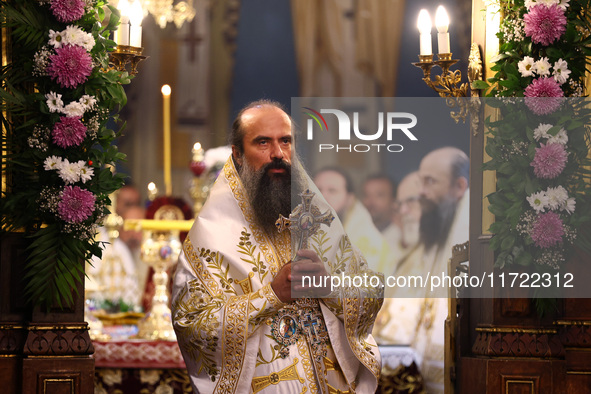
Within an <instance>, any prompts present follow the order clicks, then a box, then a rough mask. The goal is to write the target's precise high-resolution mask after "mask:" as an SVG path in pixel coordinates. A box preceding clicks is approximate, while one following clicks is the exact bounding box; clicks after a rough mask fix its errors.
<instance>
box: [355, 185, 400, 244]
mask: <svg viewBox="0 0 591 394" xmlns="http://www.w3.org/2000/svg"><path fill="white" fill-rule="evenodd" d="M362 202H363V205H364V206H365V208H367V210H368V211H369V213H370V215H371V219H372V220H373V224H375V226H376V228H377V229H378V230H380V232H381V233H382V236H383V237H384V239H385V240H386V242H387V243H388V246H389V247H390V249H392V252H393V253H394V252H395V248H396V245H398V243H399V242H400V236H401V234H400V230H401V228H400V217H399V215H398V209H397V205H396V183H395V182H394V181H393V180H392V178H390V177H389V176H388V175H386V174H374V175H371V176H370V177H368V178H367V179H366V180H365V182H364V183H363V198H362Z"/></svg>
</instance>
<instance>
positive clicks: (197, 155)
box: [192, 142, 205, 161]
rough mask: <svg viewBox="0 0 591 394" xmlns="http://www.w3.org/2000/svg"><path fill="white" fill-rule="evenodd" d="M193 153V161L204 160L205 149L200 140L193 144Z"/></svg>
mask: <svg viewBox="0 0 591 394" xmlns="http://www.w3.org/2000/svg"><path fill="white" fill-rule="evenodd" d="M192 153H193V161H202V160H203V158H204V156H205V151H204V150H203V148H202V147H201V143H200V142H195V144H194V145H193V150H192Z"/></svg>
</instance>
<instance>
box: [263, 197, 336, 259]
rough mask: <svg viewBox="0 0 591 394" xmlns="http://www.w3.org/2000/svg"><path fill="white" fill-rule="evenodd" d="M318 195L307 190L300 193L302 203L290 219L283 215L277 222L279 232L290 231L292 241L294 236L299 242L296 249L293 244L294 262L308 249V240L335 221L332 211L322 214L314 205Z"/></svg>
mask: <svg viewBox="0 0 591 394" xmlns="http://www.w3.org/2000/svg"><path fill="white" fill-rule="evenodd" d="M315 195H316V194H315V193H313V192H311V191H310V190H309V189H306V191H305V192H303V193H300V197H301V198H302V203H301V204H299V205H298V206H297V207H295V209H294V210H293V211H292V212H291V214H290V215H289V218H286V217H285V216H283V215H281V216H280V217H279V219H277V221H276V222H275V225H276V226H277V229H278V230H279V232H281V231H283V230H285V229H289V230H290V231H291V235H292V240H293V239H294V236H295V237H296V239H297V240H298V241H297V242H296V247H295V248H294V247H293V242H292V249H291V250H292V256H291V257H292V260H293V261H295V260H296V253H297V251H298V250H300V249H307V248H308V239H309V238H310V237H311V236H312V235H313V234H314V233H315V232H316V231H318V229H319V228H320V225H321V224H326V225H327V226H330V223H332V221H333V220H334V216H333V214H332V212H331V211H326V212H324V213H321V212H320V209H319V208H318V207H317V206H316V205H313V204H312V199H313V198H314V196H315Z"/></svg>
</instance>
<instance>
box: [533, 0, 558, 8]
mask: <svg viewBox="0 0 591 394" xmlns="http://www.w3.org/2000/svg"><path fill="white" fill-rule="evenodd" d="M537 3H538V4H543V5H545V6H546V7H552V6H553V5H554V4H560V0H537Z"/></svg>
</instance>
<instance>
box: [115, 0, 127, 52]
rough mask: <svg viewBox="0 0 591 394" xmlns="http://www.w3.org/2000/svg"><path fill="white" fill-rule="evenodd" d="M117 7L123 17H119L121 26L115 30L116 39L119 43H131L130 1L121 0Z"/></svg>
mask: <svg viewBox="0 0 591 394" xmlns="http://www.w3.org/2000/svg"><path fill="white" fill-rule="evenodd" d="M117 8H118V9H119V12H120V13H121V18H120V19H119V27H118V28H117V30H115V36H114V41H115V43H117V45H129V2H128V1H127V0H119V5H118V6H117Z"/></svg>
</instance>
